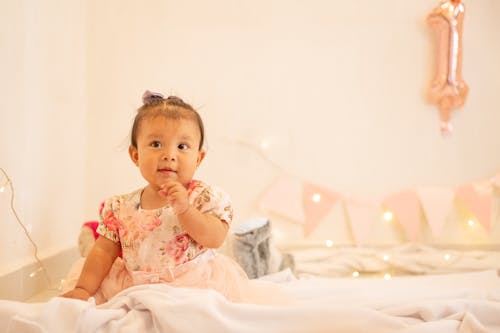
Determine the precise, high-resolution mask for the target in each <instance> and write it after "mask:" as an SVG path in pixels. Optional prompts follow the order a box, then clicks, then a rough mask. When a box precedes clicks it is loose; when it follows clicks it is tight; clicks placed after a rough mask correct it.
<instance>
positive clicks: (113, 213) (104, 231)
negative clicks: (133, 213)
mask: <svg viewBox="0 0 500 333" xmlns="http://www.w3.org/2000/svg"><path fill="white" fill-rule="evenodd" d="M119 213H120V198H119V197H118V196H115V197H112V198H110V199H107V200H106V201H104V202H103V203H102V204H101V209H100V210H99V225H98V227H97V233H98V234H99V235H101V236H103V237H106V238H107V239H109V240H111V241H113V242H115V243H118V242H120V236H119V234H118V230H119V228H120V224H121V222H120V220H119V216H120V214H119Z"/></svg>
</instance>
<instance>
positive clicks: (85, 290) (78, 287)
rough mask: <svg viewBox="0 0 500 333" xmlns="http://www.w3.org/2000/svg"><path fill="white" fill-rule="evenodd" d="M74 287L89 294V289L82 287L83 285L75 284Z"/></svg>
mask: <svg viewBox="0 0 500 333" xmlns="http://www.w3.org/2000/svg"><path fill="white" fill-rule="evenodd" d="M74 289H75V290H77V289H78V290H83V291H84V292H86V293H87V294H88V295H89V296H90V293H89V291H88V290H87V289H85V288H83V287H80V286H75V288H74Z"/></svg>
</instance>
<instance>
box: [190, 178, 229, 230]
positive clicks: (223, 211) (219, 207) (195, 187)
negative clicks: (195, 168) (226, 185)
mask: <svg viewBox="0 0 500 333" xmlns="http://www.w3.org/2000/svg"><path fill="white" fill-rule="evenodd" d="M189 202H190V204H191V205H193V206H194V207H195V208H196V209H198V210H199V211H200V212H202V213H203V214H212V215H214V216H215V217H217V218H218V219H220V220H222V221H224V222H226V223H227V224H231V222H232V221H233V206H232V203H231V199H230V198H229V195H228V194H227V193H225V192H224V191H223V190H222V189H220V188H217V187H214V186H210V185H208V184H205V183H203V182H201V181H195V183H194V184H192V187H191V192H190V195H189Z"/></svg>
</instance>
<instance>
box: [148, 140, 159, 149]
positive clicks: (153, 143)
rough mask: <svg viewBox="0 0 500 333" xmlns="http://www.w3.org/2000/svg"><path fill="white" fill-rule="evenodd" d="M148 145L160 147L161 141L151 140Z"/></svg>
mask: <svg viewBox="0 0 500 333" xmlns="http://www.w3.org/2000/svg"><path fill="white" fill-rule="evenodd" d="M150 146H151V147H153V148H160V147H161V142H160V141H153V142H151V144H150Z"/></svg>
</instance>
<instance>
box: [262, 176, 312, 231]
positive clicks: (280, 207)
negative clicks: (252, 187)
mask: <svg viewBox="0 0 500 333" xmlns="http://www.w3.org/2000/svg"><path fill="white" fill-rule="evenodd" d="M301 199H302V182H300V181H298V180H296V179H294V178H292V177H290V176H286V175H285V176H281V177H279V178H278V179H277V180H276V181H275V182H274V183H273V185H272V186H271V187H270V188H269V189H268V190H267V191H266V193H265V194H264V196H263V197H262V199H261V200H260V203H259V207H260V208H261V209H263V210H266V211H269V212H273V213H275V214H278V215H280V216H283V217H285V218H287V219H290V220H292V221H294V222H298V223H301V224H303V223H304V222H305V216H304V210H303V208H302V202H301Z"/></svg>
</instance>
